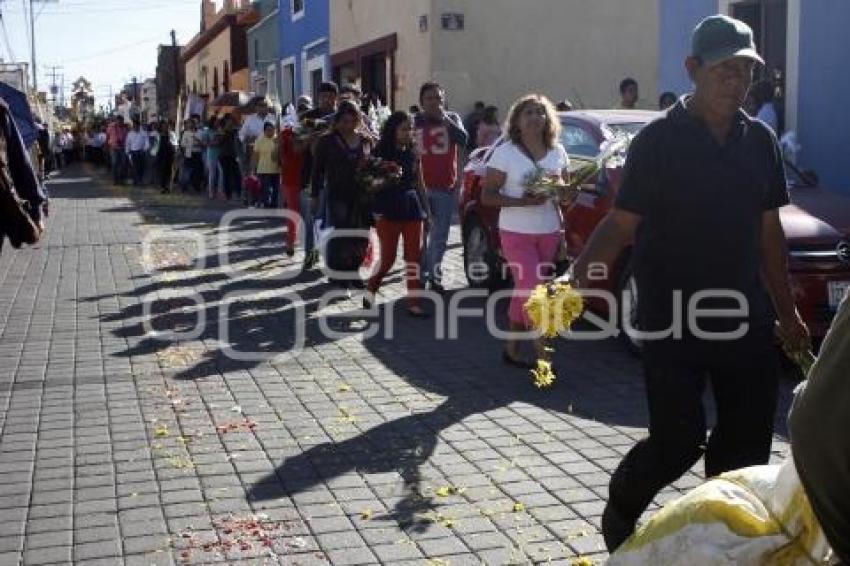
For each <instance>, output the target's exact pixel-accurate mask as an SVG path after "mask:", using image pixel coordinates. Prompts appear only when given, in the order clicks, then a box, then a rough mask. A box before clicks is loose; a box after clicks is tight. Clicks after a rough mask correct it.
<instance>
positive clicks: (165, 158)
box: [156, 148, 174, 190]
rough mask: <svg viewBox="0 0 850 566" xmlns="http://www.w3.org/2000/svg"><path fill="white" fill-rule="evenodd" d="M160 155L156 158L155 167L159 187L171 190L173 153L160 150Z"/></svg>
mask: <svg viewBox="0 0 850 566" xmlns="http://www.w3.org/2000/svg"><path fill="white" fill-rule="evenodd" d="M159 151H160V153H159V154H158V155H157V156H156V166H157V171H158V172H159V186H160V188H162V189H166V190H167V189H170V188H171V175H172V167H173V166H174V153H173V152H170V151H163V150H162V148H160V150H159Z"/></svg>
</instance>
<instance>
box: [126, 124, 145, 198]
mask: <svg viewBox="0 0 850 566" xmlns="http://www.w3.org/2000/svg"><path fill="white" fill-rule="evenodd" d="M125 147H126V151H127V155H129V156H130V163H131V164H132V167H133V184H134V185H141V184H142V181H143V180H144V178H145V153H147V151H148V149H150V138H149V137H148V135H147V132H143V131H142V124H141V122H140V121H139V120H138V119H136V120H133V129H132V130H131V131H130V133H129V134H127V141H126V142H125Z"/></svg>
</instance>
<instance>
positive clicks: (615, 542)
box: [602, 501, 637, 552]
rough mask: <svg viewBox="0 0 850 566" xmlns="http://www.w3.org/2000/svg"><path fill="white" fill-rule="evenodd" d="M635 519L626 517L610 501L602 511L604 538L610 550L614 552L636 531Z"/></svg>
mask: <svg viewBox="0 0 850 566" xmlns="http://www.w3.org/2000/svg"><path fill="white" fill-rule="evenodd" d="M636 526H637V524H636V522H635V521H630V520H629V519H627V518H626V517H624V516H623V515H622V514H621V513H620V512H619V511H617V509H615V508H614V506H613V505H612V504H611V502H610V501H609V502H608V504H607V505H605V511H604V512H603V513H602V538H603V539H605V546H606V547H608V552H614V551H615V550H617V549H618V548H620V546H621V545H622V544H623V543H624V542H626V541H627V540H628V539H629V537H630V536H632V534H633V533H634V532H635V527H636Z"/></svg>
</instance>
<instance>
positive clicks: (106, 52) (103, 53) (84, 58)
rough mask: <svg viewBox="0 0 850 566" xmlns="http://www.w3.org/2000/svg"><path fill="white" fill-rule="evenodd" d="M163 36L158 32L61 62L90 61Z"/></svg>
mask: <svg viewBox="0 0 850 566" xmlns="http://www.w3.org/2000/svg"><path fill="white" fill-rule="evenodd" d="M161 36H162V34H161V33H158V34H156V35H154V36H152V37H148V38H145V39H140V40H139V41H135V42H133V43H127V44H124V45H119V46H117V47H111V48H109V49H105V50H103V51H99V52H95V53H89V54H88V55H81V56H80V57H74V58H72V59H63V60H62V61H60V63H62V64H66V63H77V62H79V61H88V60H89V59H97V58H98V57H104V56H106V55H112V54H113V53H116V52H118V51H126V50H127V49H132V48H133V47H137V46H139V45H143V44H145V43H150V42H151V41H155V40H156V39H158V38H160V37H161Z"/></svg>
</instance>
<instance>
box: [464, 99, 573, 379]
mask: <svg viewBox="0 0 850 566" xmlns="http://www.w3.org/2000/svg"><path fill="white" fill-rule="evenodd" d="M504 131H505V137H506V139H505V142H504V143H502V144H501V145H499V146H498V147H497V148H496V149H495V151H494V152H493V155H492V157H491V158H490V160H489V161H488V163H487V174H486V177H485V180H484V189H483V192H482V195H481V202H482V204H483V205H484V206H497V207H500V208H501V212H500V215H499V233H500V238H501V243H502V251H503V253H504V255H505V259H506V260H507V262H508V266H509V267H510V270H511V275H512V276H513V281H514V295H513V297H512V299H511V304H510V309H509V318H510V327H511V331H512V332H522V331H525V330H528V329H529V328H530V324H529V320H528V315H527V314H526V312H525V310H524V308H523V307H524V305H525V302H526V300H527V299H528V297H529V295H530V293H531V291H532V290H533V289H534V287H536V286H537V285H538V284H540V283H541V282H543V280H544V278H546V277H548V276H549V275H550V274H551V273H552V271H553V268H554V265H553V262H554V260H555V256H556V254H557V252H558V246H559V243H560V242H561V238H562V234H561V230H562V217H561V211H560V205H566V204H570V203H571V202H572V200H574V199H575V193H572V192H566V193H560V194H561V195H565V196H560V197H554V198H553V197H549V196H541V195H540V194H539V193H538V194H535V195H529V194H528V189H529V186H530V184H533V183H535V182H539V181H540V180H541V179H545V180H547V181H548V182H550V183H560V182H563V183H567V182H568V181H569V171H568V166H569V158H568V157H567V152H566V150H565V149H564V146H562V145H561V143H560V142H559V141H558V138H559V135H560V131H561V125H560V122H559V120H558V116H557V114H556V111H555V107H554V106H553V105H552V102H551V101H549V99H548V98H546V97H545V96H542V95H538V94H530V95H527V96H524V97H522V98H520V99H519V100H518V101H516V102H515V103H514V105H513V107H512V108H511V110H510V112H509V114H508V119H507V123H506V125H505V128H504ZM520 345H521V344H520V342H519V341H518V340H516V339H509V340H508V341H507V343H506V344H505V349H504V351H503V353H502V359H503V361H504V362H505V363H506V364H509V365H511V366H514V367H520V368H528V369H530V368H532V367H534V365H533V364H532V363H531V362H530V361H528V360H526V359H525V358H523V357H522V354H521V352H520ZM536 347H537V358H538V359H545V358H546V355H545V352H544V351H543V342H542V341H541V340H538V341H537V344H536Z"/></svg>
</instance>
